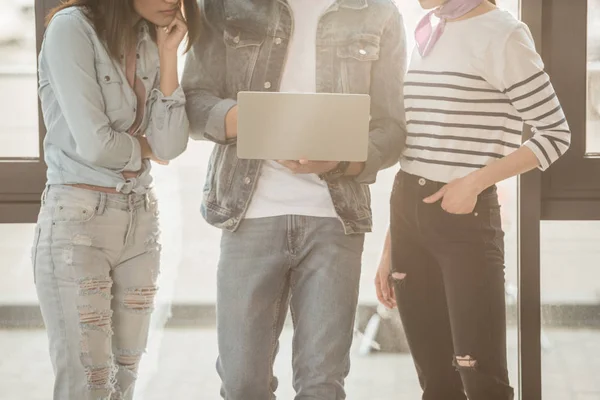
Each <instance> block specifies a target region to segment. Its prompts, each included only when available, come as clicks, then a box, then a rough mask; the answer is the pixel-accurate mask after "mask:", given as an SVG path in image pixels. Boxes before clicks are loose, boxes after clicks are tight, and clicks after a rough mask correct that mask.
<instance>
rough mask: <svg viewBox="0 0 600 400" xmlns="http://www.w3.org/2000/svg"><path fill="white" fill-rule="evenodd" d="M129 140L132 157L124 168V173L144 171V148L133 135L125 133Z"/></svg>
mask: <svg viewBox="0 0 600 400" xmlns="http://www.w3.org/2000/svg"><path fill="white" fill-rule="evenodd" d="M125 135H127V137H128V138H129V140H131V147H132V149H131V157H130V158H129V162H128V163H127V164H126V165H125V167H124V168H123V171H128V172H137V171H139V170H140V169H142V147H141V146H140V142H139V141H138V140H137V139H136V138H135V137H134V136H132V135H130V134H127V133H125Z"/></svg>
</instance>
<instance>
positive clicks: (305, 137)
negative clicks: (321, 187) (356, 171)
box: [237, 92, 371, 161]
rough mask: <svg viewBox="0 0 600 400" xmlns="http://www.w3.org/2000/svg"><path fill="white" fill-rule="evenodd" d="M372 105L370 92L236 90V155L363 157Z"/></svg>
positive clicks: (328, 158)
mask: <svg viewBox="0 0 600 400" xmlns="http://www.w3.org/2000/svg"><path fill="white" fill-rule="evenodd" d="M370 103H371V100H370V97H369V96H368V95H354V94H323V93H318V94H317V93H268V92H240V93H239V94H238V106H239V109H238V140H237V152H238V157H239V158H242V159H259V160H313V161H365V160H366V159H367V152H368V141H369V119H370V117H369V116H370Z"/></svg>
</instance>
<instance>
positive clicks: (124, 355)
mask: <svg viewBox="0 0 600 400" xmlns="http://www.w3.org/2000/svg"><path fill="white" fill-rule="evenodd" d="M143 353H144V351H143V350H126V349H122V350H119V351H118V352H117V355H116V362H117V365H118V366H119V367H121V368H122V369H125V370H127V371H129V372H130V373H131V374H132V375H133V376H134V377H135V376H137V369H138V366H139V364H140V360H141V358H142V354H143Z"/></svg>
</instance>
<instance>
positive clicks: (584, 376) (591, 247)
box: [541, 221, 600, 400]
mask: <svg viewBox="0 0 600 400" xmlns="http://www.w3.org/2000/svg"><path fill="white" fill-rule="evenodd" d="M598 237H600V222H598V221H594V222H591V221H586V222H555V221H552V222H551V221H547V222H543V223H542V249H541V250H542V252H541V255H542V318H543V328H542V370H543V378H542V382H543V394H544V400H584V399H585V400H587V399H589V400H592V399H600V381H598V371H600V330H598V327H600V272H599V270H598V260H600V249H599V248H598Z"/></svg>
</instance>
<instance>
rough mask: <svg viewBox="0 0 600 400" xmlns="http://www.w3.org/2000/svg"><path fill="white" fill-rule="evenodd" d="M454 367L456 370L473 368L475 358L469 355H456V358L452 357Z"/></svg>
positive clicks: (475, 361)
mask: <svg viewBox="0 0 600 400" xmlns="http://www.w3.org/2000/svg"><path fill="white" fill-rule="evenodd" d="M454 367H455V368H456V369H458V370H461V369H463V370H465V369H470V370H474V369H476V368H477V360H476V359H474V358H473V357H471V356H469V355H467V356H456V358H455V359H454Z"/></svg>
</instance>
